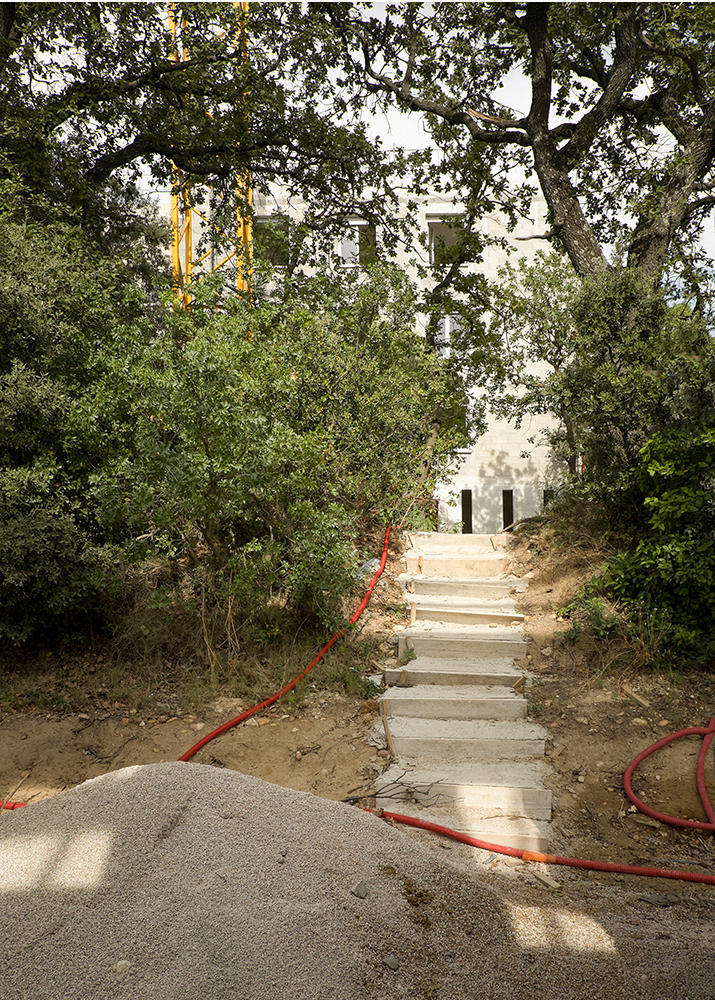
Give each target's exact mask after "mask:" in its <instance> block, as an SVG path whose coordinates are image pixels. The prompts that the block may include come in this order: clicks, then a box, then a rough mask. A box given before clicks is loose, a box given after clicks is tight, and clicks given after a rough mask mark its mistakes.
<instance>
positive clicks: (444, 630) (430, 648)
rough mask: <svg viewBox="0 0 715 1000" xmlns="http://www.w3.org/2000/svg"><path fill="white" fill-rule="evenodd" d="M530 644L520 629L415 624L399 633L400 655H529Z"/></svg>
mask: <svg viewBox="0 0 715 1000" xmlns="http://www.w3.org/2000/svg"><path fill="white" fill-rule="evenodd" d="M526 648H527V646H526V641H525V639H524V638H523V636H522V632H521V627H520V626H509V625H497V626H496V627H494V628H490V627H489V626H488V625H460V624H458V623H454V624H450V625H441V624H440V623H438V622H434V623H427V622H415V624H414V625H410V626H409V627H408V628H406V629H404V630H403V631H402V632H400V633H399V641H398V655H399V656H404V654H405V653H407V652H408V651H409V650H414V652H415V653H416V654H417V656H430V657H434V658H442V657H444V658H446V657H450V658H454V659H458V660H465V659H475V660H476V659H481V658H482V657H486V658H492V657H508V656H511V657H515V658H516V657H523V656H526Z"/></svg>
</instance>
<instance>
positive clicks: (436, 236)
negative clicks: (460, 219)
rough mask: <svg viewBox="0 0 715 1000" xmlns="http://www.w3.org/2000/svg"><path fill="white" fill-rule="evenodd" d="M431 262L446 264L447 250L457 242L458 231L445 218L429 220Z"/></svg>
mask: <svg viewBox="0 0 715 1000" xmlns="http://www.w3.org/2000/svg"><path fill="white" fill-rule="evenodd" d="M427 229H428V237H429V262H430V264H432V265H433V266H436V267H439V266H440V265H441V264H445V263H446V260H445V257H447V256H448V254H447V253H446V251H447V250H448V249H449V247H453V246H454V244H455V243H456V242H457V231H456V230H455V229H454V228H453V227H452V225H451V224H450V223H449V222H447V221H445V220H444V219H442V220H440V221H439V222H428V223H427Z"/></svg>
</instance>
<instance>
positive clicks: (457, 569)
mask: <svg viewBox="0 0 715 1000" xmlns="http://www.w3.org/2000/svg"><path fill="white" fill-rule="evenodd" d="M403 559H404V560H405V565H406V567H407V572H408V573H413V574H415V575H417V576H446V577H453V578H459V579H461V578H463V577H466V576H472V577H486V578H490V577H498V576H502V575H503V574H504V573H505V572H506V568H507V561H508V560H507V557H506V555H505V554H504V552H494V551H492V552H482V553H475V554H474V555H470V554H469V553H464V554H460V553H455V554H452V553H450V552H424V551H423V550H421V549H408V550H407V551H406V552H405V553H404V555H403Z"/></svg>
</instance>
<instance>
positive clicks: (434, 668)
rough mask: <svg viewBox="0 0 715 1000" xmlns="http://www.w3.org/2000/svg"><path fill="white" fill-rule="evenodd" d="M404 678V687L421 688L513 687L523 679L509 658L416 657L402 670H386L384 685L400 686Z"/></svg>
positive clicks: (400, 667) (397, 668)
mask: <svg viewBox="0 0 715 1000" xmlns="http://www.w3.org/2000/svg"><path fill="white" fill-rule="evenodd" d="M403 674H404V675H405V676H404V682H405V683H406V684H420V685H421V684H438V685H451V684H457V685H465V684H469V685H471V684H474V685H481V684H487V685H489V684H491V685H504V686H506V687H512V685H514V684H516V682H517V681H518V680H519V678H520V677H522V672H521V670H519V669H518V668H517V667H515V666H514V659H513V657H509V656H502V657H499V656H493V657H491V658H485V659H478V660H475V659H469V660H467V659H454V660H453V659H445V658H443V657H440V658H436V657H431V656H418V657H417V659H415V660H410V661H409V662H408V663H406V664H405V665H404V666H397V667H391V668H389V669H387V670H385V681H386V683H387V684H398V683H401V682H402V675H403ZM397 690H400V689H399V688H398V689H397Z"/></svg>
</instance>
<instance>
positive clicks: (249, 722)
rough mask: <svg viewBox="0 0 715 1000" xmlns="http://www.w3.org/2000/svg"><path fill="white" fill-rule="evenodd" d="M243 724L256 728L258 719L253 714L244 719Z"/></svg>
mask: <svg viewBox="0 0 715 1000" xmlns="http://www.w3.org/2000/svg"><path fill="white" fill-rule="evenodd" d="M243 724H244V726H255V727H256V729H258V719H257V718H256V717H255V716H254V715H252V716H251V718H250V719H246V721H245V722H244V723H243ZM192 728H193V726H192Z"/></svg>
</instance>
